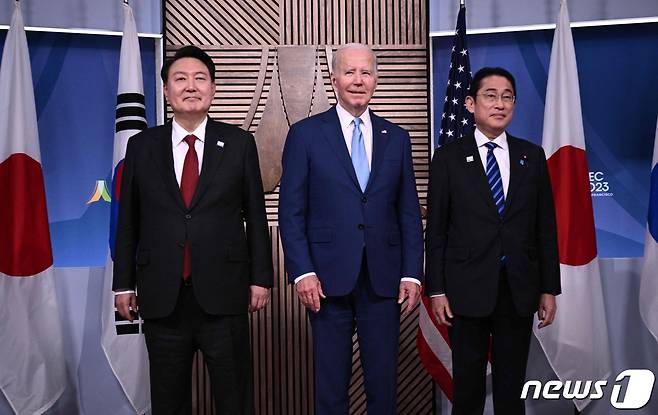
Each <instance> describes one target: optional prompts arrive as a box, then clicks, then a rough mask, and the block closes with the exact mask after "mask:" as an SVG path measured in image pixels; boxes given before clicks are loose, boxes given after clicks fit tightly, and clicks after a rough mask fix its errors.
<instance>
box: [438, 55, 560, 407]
mask: <svg viewBox="0 0 658 415" xmlns="http://www.w3.org/2000/svg"><path fill="white" fill-rule="evenodd" d="M515 101H516V84H515V81H514V77H513V76H512V75H511V74H510V73H509V72H508V71H506V70H504V69H502V68H483V69H481V70H480V71H478V72H477V73H476V74H475V76H474V77H473V82H472V83H471V87H470V92H469V96H468V97H467V98H466V107H467V109H468V111H470V112H471V113H473V114H474V117H475V123H476V126H477V128H476V130H475V133H474V134H470V135H467V136H465V137H462V138H461V139H459V140H456V141H454V142H452V143H450V144H446V145H444V146H442V147H441V148H439V149H437V150H436V152H435V154H434V158H433V160H432V165H431V168H430V182H429V199H428V219H427V229H426V243H427V247H426V281H427V287H426V292H427V293H428V294H429V295H430V296H431V297H432V310H433V313H434V315H435V316H436V318H437V320H438V321H439V323H440V324H444V325H447V326H449V333H450V342H451V347H452V362H453V383H454V401H453V404H454V407H453V414H469V415H470V414H481V413H482V411H483V409H484V403H485V375H486V367H487V360H488V352H489V345H490V338H491V352H492V354H491V359H492V372H493V401H494V411H495V412H496V414H505V415H513V414H523V413H524V402H523V401H522V400H521V399H520V396H521V390H522V387H523V382H524V379H525V369H526V363H527V357H528V349H529V344H530V334H531V332H532V321H533V314H534V312H535V311H537V312H538V318H539V321H540V323H539V328H542V327H545V326H548V325H549V324H551V323H552V321H553V318H554V317H555V312H556V305H555V295H557V294H559V293H560V274H559V262H558V251H557V236H556V235H557V231H556V225H555V209H554V206H553V197H552V192H551V185H550V181H549V176H548V171H547V166H546V156H545V155H544V151H543V150H542V148H541V147H539V146H537V145H534V144H532V143H530V142H528V141H525V140H522V139H519V138H515V137H512V135H510V134H507V133H506V131H505V129H506V128H507V126H508V125H509V123H510V122H511V120H512V114H513V112H514V104H515Z"/></svg>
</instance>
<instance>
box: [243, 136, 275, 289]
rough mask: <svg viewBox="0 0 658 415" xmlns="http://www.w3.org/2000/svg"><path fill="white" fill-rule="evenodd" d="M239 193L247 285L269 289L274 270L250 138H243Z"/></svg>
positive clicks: (258, 175) (254, 143) (261, 194)
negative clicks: (247, 263) (246, 252)
mask: <svg viewBox="0 0 658 415" xmlns="http://www.w3.org/2000/svg"><path fill="white" fill-rule="evenodd" d="M243 183H244V187H243V190H242V206H243V209H244V212H243V215H244V219H245V223H246V232H247V244H248V245H249V254H250V257H251V270H250V271H251V282H250V283H251V285H258V286H261V287H272V286H273V285H274V270H273V267H272V249H271V244H270V235H269V230H268V226H267V215H266V213H265V198H264V195H263V181H262V178H261V176H260V165H259V163H258V151H257V149H256V142H255V140H254V137H253V135H251V134H248V135H247V148H246V150H245V162H244V181H243Z"/></svg>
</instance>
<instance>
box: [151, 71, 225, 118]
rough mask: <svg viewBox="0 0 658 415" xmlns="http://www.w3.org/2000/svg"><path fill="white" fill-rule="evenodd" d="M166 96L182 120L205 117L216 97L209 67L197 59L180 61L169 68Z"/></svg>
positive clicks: (165, 87) (165, 89) (175, 113)
mask: <svg viewBox="0 0 658 415" xmlns="http://www.w3.org/2000/svg"><path fill="white" fill-rule="evenodd" d="M163 90H164V95H165V97H166V98H167V102H169V105H171V109H172V110H173V111H174V117H176V118H181V119H190V118H199V117H205V116H206V114H207V113H208V110H209V109H210V104H211V103H212V98H213V96H214V95H215V83H214V82H213V81H212V80H211V78H210V73H209V72H208V67H207V66H206V65H205V64H204V63H203V62H201V61H200V60H198V59H195V58H181V59H178V60H177V61H176V62H174V63H173V64H172V65H171V68H169V75H168V76H167V82H165V84H164V89H163Z"/></svg>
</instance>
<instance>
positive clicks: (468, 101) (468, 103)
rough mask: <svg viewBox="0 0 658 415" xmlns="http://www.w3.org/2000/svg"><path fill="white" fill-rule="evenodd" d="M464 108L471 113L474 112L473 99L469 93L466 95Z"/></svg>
mask: <svg viewBox="0 0 658 415" xmlns="http://www.w3.org/2000/svg"><path fill="white" fill-rule="evenodd" d="M466 109H467V110H468V112H470V113H471V114H473V113H474V112H475V100H474V99H473V97H472V96H470V95H469V96H467V97H466Z"/></svg>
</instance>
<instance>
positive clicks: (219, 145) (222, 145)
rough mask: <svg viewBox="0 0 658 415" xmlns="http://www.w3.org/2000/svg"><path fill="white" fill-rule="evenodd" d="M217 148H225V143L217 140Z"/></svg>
mask: <svg viewBox="0 0 658 415" xmlns="http://www.w3.org/2000/svg"><path fill="white" fill-rule="evenodd" d="M217 147H219V148H224V142H223V141H222V140H217Z"/></svg>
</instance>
